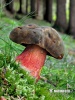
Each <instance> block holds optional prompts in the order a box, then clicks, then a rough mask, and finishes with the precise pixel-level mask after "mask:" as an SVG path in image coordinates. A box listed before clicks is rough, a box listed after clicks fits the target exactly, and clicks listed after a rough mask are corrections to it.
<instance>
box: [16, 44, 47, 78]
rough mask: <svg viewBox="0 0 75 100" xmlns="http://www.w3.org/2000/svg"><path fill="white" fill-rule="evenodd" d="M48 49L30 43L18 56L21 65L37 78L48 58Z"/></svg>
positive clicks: (17, 59)
mask: <svg viewBox="0 0 75 100" xmlns="http://www.w3.org/2000/svg"><path fill="white" fill-rule="evenodd" d="M46 54H47V53H46V51H45V50H44V49H42V48H41V47H39V46H37V45H28V46H27V47H26V49H25V50H24V51H23V52H22V53H21V54H20V55H19V56H17V58H16V61H18V62H20V63H21V66H22V67H23V68H25V69H26V70H28V71H29V72H30V75H32V76H33V77H35V78H36V79H37V80H38V79H40V72H41V69H42V67H43V65H44V62H45V59H46Z"/></svg>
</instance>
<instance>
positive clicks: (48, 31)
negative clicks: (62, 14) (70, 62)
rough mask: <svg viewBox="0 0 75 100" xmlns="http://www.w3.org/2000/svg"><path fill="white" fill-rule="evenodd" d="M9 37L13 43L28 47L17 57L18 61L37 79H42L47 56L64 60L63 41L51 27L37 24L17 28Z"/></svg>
mask: <svg viewBox="0 0 75 100" xmlns="http://www.w3.org/2000/svg"><path fill="white" fill-rule="evenodd" d="M9 37H10V39H11V40H12V41H13V42H16V43H18V44H21V45H24V46H26V48H25V50H24V51H23V52H22V53H21V54H20V55H19V56H17V57H16V61H18V62H20V64H21V66H22V67H23V68H25V69H26V70H28V71H29V72H30V75H32V76H34V77H35V78H36V79H39V78H40V72H41V69H42V67H43V65H44V62H45V59H46V55H50V56H52V57H54V58H56V59H62V58H63V55H64V45H63V41H62V39H61V37H60V36H59V34H58V32H57V31H56V30H55V29H53V28H51V27H48V26H37V25H35V24H30V25H26V26H22V27H17V28H15V29H13V30H12V31H11V33H10V36H9Z"/></svg>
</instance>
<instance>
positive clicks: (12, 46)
mask: <svg viewBox="0 0 75 100" xmlns="http://www.w3.org/2000/svg"><path fill="white" fill-rule="evenodd" d="M30 23H35V24H38V25H43V26H50V24H49V23H47V22H45V21H38V20H33V19H31V18H27V17H24V18H22V19H21V20H18V21H17V20H15V19H10V18H7V17H4V16H2V17H0V96H4V97H5V98H7V100H75V40H73V39H72V37H71V36H68V35H66V34H60V35H61V37H62V39H63V41H64V45H65V55H64V58H63V59H62V60H56V59H54V58H52V57H49V56H47V58H46V62H45V65H44V67H43V69H42V72H41V76H44V77H45V78H47V80H48V81H47V82H44V81H43V80H39V81H38V82H37V83H36V82H35V79H33V78H32V77H30V76H29V75H28V73H27V72H25V71H24V70H23V69H21V68H20V67H19V65H18V64H16V63H15V57H16V55H18V54H19V53H21V52H22V51H23V49H24V47H23V46H21V45H19V44H16V43H13V42H12V41H11V40H10V39H9V34H10V32H11V30H12V29H13V28H15V27H17V26H22V25H25V24H30ZM55 91H56V92H55Z"/></svg>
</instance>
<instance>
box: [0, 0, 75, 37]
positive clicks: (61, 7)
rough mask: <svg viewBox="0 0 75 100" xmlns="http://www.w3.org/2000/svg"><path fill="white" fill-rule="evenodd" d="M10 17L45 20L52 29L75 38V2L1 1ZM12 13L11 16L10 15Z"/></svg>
mask: <svg viewBox="0 0 75 100" xmlns="http://www.w3.org/2000/svg"><path fill="white" fill-rule="evenodd" d="M0 5H1V7H2V9H5V10H7V11H8V12H6V11H5V10H4V11H5V13H6V15H8V17H10V16H13V18H16V19H21V18H22V17H23V16H29V17H32V18H34V19H38V20H45V21H47V22H49V23H50V24H51V26H52V27H54V28H56V29H58V30H59V31H61V32H65V33H67V34H69V35H72V36H73V37H75V0H1V1H0ZM9 13H10V14H9Z"/></svg>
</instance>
